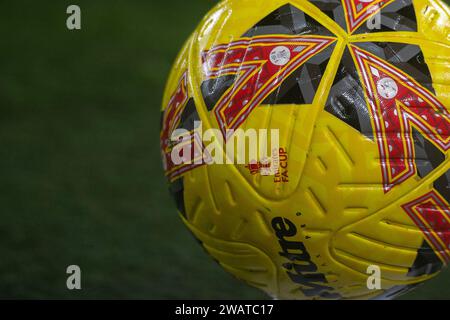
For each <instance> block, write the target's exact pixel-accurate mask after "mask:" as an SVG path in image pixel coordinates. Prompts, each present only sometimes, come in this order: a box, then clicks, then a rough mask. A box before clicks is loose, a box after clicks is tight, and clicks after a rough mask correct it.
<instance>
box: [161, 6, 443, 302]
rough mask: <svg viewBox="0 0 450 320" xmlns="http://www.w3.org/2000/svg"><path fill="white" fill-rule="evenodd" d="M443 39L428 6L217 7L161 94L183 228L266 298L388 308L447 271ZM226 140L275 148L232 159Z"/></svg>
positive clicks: (436, 14)
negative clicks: (383, 303)
mask: <svg viewBox="0 0 450 320" xmlns="http://www.w3.org/2000/svg"><path fill="white" fill-rule="evenodd" d="M449 39H450V20H449V9H448V8H447V7H446V6H445V4H443V3H442V2H439V1H434V0H290V1H286V0H266V1H261V0H228V1H222V2H220V3H219V4H218V5H217V6H216V7H215V8H214V9H213V10H212V11H211V12H210V13H208V14H207V15H206V17H205V18H204V19H203V21H202V22H201V24H200V25H199V27H198V28H197V30H196V31H195V32H194V33H193V34H192V36H191V37H190V39H189V40H188V41H187V42H186V44H185V46H184V48H183V49H182V51H181V53H180V54H179V56H178V58H177V60H176V62H175V65H174V67H173V70H172V72H171V74H170V78H169V80H168V84H167V87H166V91H165V95H164V98H163V109H162V123H161V135H160V139H161V150H162V158H163V164H164V169H165V173H166V176H167V178H168V181H169V189H170V192H171V194H172V195H173V197H174V199H175V202H176V205H177V208H178V211H179V214H180V217H181V219H182V220H183V222H184V223H185V224H186V226H187V227H188V228H189V230H190V231H191V232H192V233H193V234H194V236H195V237H196V238H197V239H198V240H199V241H200V242H201V244H202V246H203V247H204V248H205V249H206V251H207V252H208V253H209V254H210V255H211V256H212V257H213V258H214V259H215V260H216V261H217V262H218V263H219V264H220V265H221V266H222V267H223V268H224V269H226V270H227V271H228V272H230V273H231V274H233V275H234V276H236V277H237V278H238V279H240V280H242V281H245V282H246V283H248V284H250V285H251V286H254V287H257V288H260V289H261V290H263V291H265V292H266V293H267V294H269V295H270V296H272V297H275V298H278V299H369V298H381V299H390V298H393V297H396V296H398V295H399V294H402V293H405V292H407V291H409V290H410V289H412V288H414V287H416V286H417V285H418V284H420V283H422V282H423V281H426V280H428V279H430V278H432V277H433V276H435V275H436V274H437V273H438V272H439V271H440V270H441V269H442V268H443V267H444V266H445V265H446V264H447V263H448V262H449V260H450V209H449V201H450V182H449V181H450V163H449V155H450V152H449V148H450V138H449V137H450V113H449V108H450V95H449V94H448V92H449V85H450V80H449V79H450V77H449V74H450V64H449V61H450V49H449V48H450V41H449ZM200 129H201V130H203V132H205V131H206V130H209V129H215V130H212V131H210V134H209V137H208V138H206V137H205V135H206V134H202V133H201V130H200ZM239 130H241V131H242V132H247V131H246V130H260V131H261V130H262V131H264V130H266V132H268V130H269V131H271V132H272V130H277V131H276V132H277V135H276V136H271V137H270V138H267V139H265V140H264V139H263V140H264V143H265V145H268V144H269V141H275V140H277V141H278V148H276V150H272V151H274V152H273V154H272V155H271V156H269V157H259V154H258V157H257V158H252V159H250V158H249V159H247V158H246V160H245V161H234V160H236V159H237V158H238V157H239V152H244V153H245V151H249V150H250V149H251V148H252V147H254V143H250V142H249V141H246V142H244V143H243V144H240V145H239V144H238V145H237V146H236V145H235V146H234V147H233V148H232V150H231V151H229V150H228V148H227V150H226V152H225V149H220V148H221V146H224V143H223V142H224V141H225V144H226V142H228V141H229V140H233V139H234V138H235V137H234V135H235V133H237V132H238V131H239ZM260 131H259V132H260ZM211 132H212V133H211ZM219 142H222V144H220V143H219ZM209 143H212V144H214V148H212V147H211V146H210V145H209ZM264 143H263V144H262V145H264ZM180 146H181V147H182V148H181V147H180ZM217 146H219V147H217ZM259 147H260V148H261V145H259ZM213 150H215V151H213ZM220 150H222V153H223V154H226V159H227V161H225V162H224V163H219V161H214V159H217V155H218V154H219V153H220V152H219V151H220ZM245 157H247V156H245ZM219 158H220V156H219ZM274 168H275V170H272V171H271V169H274ZM265 169H267V170H265Z"/></svg>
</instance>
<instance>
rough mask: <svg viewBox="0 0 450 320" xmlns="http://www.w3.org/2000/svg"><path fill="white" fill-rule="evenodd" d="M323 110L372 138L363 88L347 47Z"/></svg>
mask: <svg viewBox="0 0 450 320" xmlns="http://www.w3.org/2000/svg"><path fill="white" fill-rule="evenodd" d="M325 110H326V111H328V112H329V113H331V114H332V115H334V116H335V117H337V118H339V119H340V120H342V121H344V122H345V123H347V124H348V125H349V126H351V127H353V128H355V129H356V130H358V131H359V132H361V133H363V134H365V135H366V136H367V137H369V138H370V139H372V138H373V133H372V126H371V122H370V117H371V116H370V113H369V111H368V108H367V103H366V100H365V98H364V90H363V87H362V85H361V82H360V79H359V75H358V72H357V69H356V67H355V64H354V62H353V58H352V56H351V54H350V51H349V49H348V48H346V49H345V51H344V54H343V56H342V59H341V62H340V64H339V67H338V70H337V73H336V77H335V79H334V82H333V85H332V87H331V89H330V92H329V94H328V99H327V102H326V104H325Z"/></svg>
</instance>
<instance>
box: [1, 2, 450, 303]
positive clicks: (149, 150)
mask: <svg viewBox="0 0 450 320" xmlns="http://www.w3.org/2000/svg"><path fill="white" fill-rule="evenodd" d="M214 3H215V2H214V1H207V0H190V1H186V0H171V1H162V0H147V1H130V0H129V1H126V0H122V1H112V0H108V1H106V0H97V1H92V0H91V1H82V0H78V1H70V2H69V1H61V0H54V1H17V0H15V1H8V2H7V3H6V1H5V2H2V4H1V5H0V111H1V112H0V150H1V151H0V210H1V214H0V254H1V255H0V298H212V299H215V298H224V299H231V298H238V299H241V298H265V296H264V295H263V294H261V293H260V292H259V291H257V290H255V289H252V288H250V287H247V286H246V285H244V284H241V283H240V282H238V281H237V280H235V279H234V278H233V277H231V276H229V275H228V274H226V273H225V272H224V271H222V269H221V268H220V267H218V266H217V265H216V264H215V263H214V262H213V261H212V260H211V259H209V257H207V256H206V255H205V254H204V252H203V250H201V248H200V247H199V246H198V244H197V243H196V242H195V241H194V239H193V238H192V237H191V235H190V234H189V233H188V232H187V231H186V229H185V228H184V226H183V225H182V223H181V221H180V220H179V218H178V216H177V214H176V212H175V207H174V205H173V204H172V202H171V199H170V198H169V195H168V192H167V191H166V188H165V181H164V177H163V174H162V170H161V164H160V153H159V138H158V136H159V117H160V111H159V110H160V101H161V96H162V91H163V87H164V83H165V80H166V77H167V74H168V72H169V70H170V66H171V63H172V61H173V59H174V58H175V55H176V54H177V52H178V50H179V49H180V47H181V45H182V43H183V41H184V40H185V39H186V38H187V36H188V35H189V33H190V32H191V31H192V30H193V29H194V27H195V26H196V24H197V23H198V21H199V20H200V18H201V17H202V16H203V15H204V14H205V12H206V11H207V10H208V9H209V8H211V7H212V6H213V5H214ZM69 4H78V5H80V6H81V9H82V30H81V31H69V30H67V28H66V24H65V23H66V18H67V15H66V13H65V12H66V8H67V6H68V5H69ZM70 264H77V265H79V266H80V267H81V269H82V290H80V291H69V290H67V289H66V276H67V275H66V273H65V271H66V267H67V266H68V265H70ZM406 297H408V298H430V299H438V298H449V297H450V273H449V272H448V271H446V272H444V273H443V274H442V275H440V276H439V277H438V278H436V279H434V280H432V281H430V282H429V283H427V284H425V285H424V286H422V287H420V288H419V289H417V290H416V291H415V292H414V293H411V294H409V295H408V296H406Z"/></svg>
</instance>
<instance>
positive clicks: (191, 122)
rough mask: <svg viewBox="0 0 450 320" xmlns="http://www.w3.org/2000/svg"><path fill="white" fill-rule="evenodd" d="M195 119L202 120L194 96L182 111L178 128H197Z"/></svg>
mask: <svg viewBox="0 0 450 320" xmlns="http://www.w3.org/2000/svg"><path fill="white" fill-rule="evenodd" d="M195 121H200V117H199V115H198V111H197V108H196V106H195V102H194V99H193V98H190V99H189V101H188V102H187V104H186V106H185V107H184V110H183V112H182V113H181V119H180V124H179V125H178V128H182V129H185V130H188V131H192V130H194V129H195Z"/></svg>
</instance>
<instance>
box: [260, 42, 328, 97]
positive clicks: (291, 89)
mask: <svg viewBox="0 0 450 320" xmlns="http://www.w3.org/2000/svg"><path fill="white" fill-rule="evenodd" d="M334 47H335V45H334V44H332V45H330V46H329V47H328V48H326V49H325V50H323V51H322V52H320V53H318V54H316V55H315V56H313V57H312V58H311V59H309V60H308V61H307V62H305V63H304V64H303V65H302V66H300V67H299V68H298V69H297V70H295V71H294V72H293V73H292V74H291V75H290V76H289V77H288V78H287V79H286V80H285V81H284V82H283V83H282V84H281V85H280V86H279V87H278V88H277V89H276V90H275V91H274V92H272V93H271V94H270V95H269V96H268V97H267V98H266V99H265V100H264V101H263V103H262V104H268V105H276V104H310V103H312V102H313V100H314V96H315V95H316V91H317V88H318V87H319V84H320V81H321V80H322V76H323V74H324V73H325V69H326V67H327V65H328V61H329V60H330V57H331V54H332V53H333V49H334Z"/></svg>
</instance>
